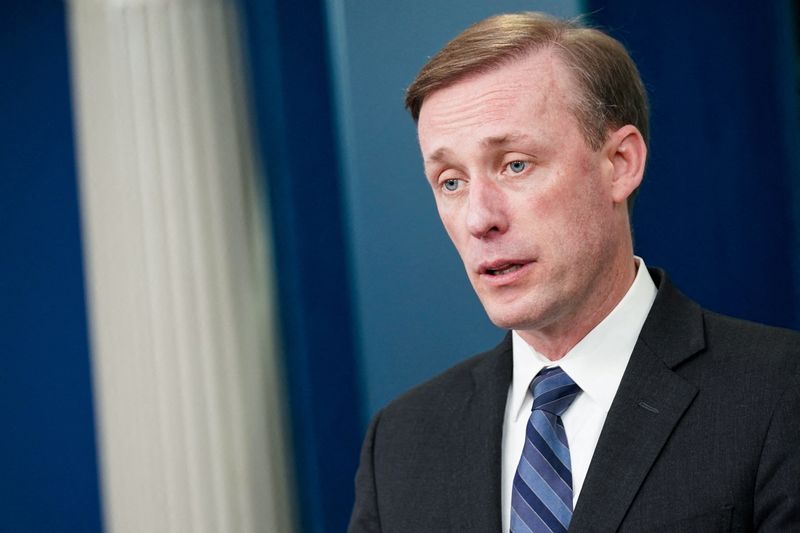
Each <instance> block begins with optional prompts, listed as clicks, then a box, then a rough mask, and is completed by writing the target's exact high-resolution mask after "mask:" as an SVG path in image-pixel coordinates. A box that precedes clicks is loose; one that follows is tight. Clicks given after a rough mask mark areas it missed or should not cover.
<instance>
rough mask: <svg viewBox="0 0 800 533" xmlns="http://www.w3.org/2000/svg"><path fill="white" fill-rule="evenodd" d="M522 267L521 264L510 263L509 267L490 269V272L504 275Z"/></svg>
mask: <svg viewBox="0 0 800 533" xmlns="http://www.w3.org/2000/svg"><path fill="white" fill-rule="evenodd" d="M520 268H521V266H520V265H509V266H507V267H504V268H501V269H498V270H489V273H490V274H491V275H493V276H502V275H503V274H508V273H510V272H514V271H515V270H519V269H520Z"/></svg>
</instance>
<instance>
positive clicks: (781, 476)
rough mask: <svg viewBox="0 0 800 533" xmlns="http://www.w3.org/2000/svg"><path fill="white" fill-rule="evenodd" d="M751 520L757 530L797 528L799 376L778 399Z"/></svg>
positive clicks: (799, 492) (799, 524)
mask: <svg viewBox="0 0 800 533" xmlns="http://www.w3.org/2000/svg"><path fill="white" fill-rule="evenodd" d="M754 504H755V507H754V509H753V521H754V524H753V525H754V526H755V529H756V530H757V531H763V532H766V531H800V377H798V374H797V372H795V374H794V376H792V378H791V379H789V386H788V387H787V388H786V390H785V391H784V392H783V395H782V397H781V398H780V400H779V401H778V403H777V405H776V408H775V410H774V412H773V415H772V420H771V421H770V427H769V430H768V432H767V436H766V440H765V441H764V446H763V449H762V453H761V460H760V462H759V467H758V474H757V477H756V487H755V499H754Z"/></svg>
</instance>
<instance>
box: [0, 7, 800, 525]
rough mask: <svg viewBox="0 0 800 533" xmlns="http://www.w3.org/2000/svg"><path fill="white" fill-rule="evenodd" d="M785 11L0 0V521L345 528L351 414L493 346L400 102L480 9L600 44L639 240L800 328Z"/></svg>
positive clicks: (706, 289) (653, 258) (799, 215)
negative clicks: (628, 136)
mask: <svg viewBox="0 0 800 533" xmlns="http://www.w3.org/2000/svg"><path fill="white" fill-rule="evenodd" d="M797 7H798V6H797V2H789V1H779V0H775V1H770V2H744V3H730V2H722V1H716V0H713V1H707V2H671V3H668V4H667V3H645V2H637V1H635V0H609V1H589V0H587V1H557V0H552V1H533V0H529V1H512V0H498V1H496V2H491V3H487V2H478V1H463V0H462V1H455V0H425V1H422V0H409V1H404V2H389V1H384V0H374V1H364V0H360V1H359V0H327V1H323V0H316V1H315V0H295V1H291V2H289V1H285V0H113V1H112V0H72V1H65V2H62V1H56V0H40V1H38V2H25V1H22V0H6V1H5V2H4V3H3V10H2V17H0V72H1V73H2V74H0V117H2V120H1V121H0V242H2V253H1V254H0V302H2V306H0V310H1V311H0V312H1V313H2V314H1V315H0V428H2V431H0V531H2V532H6V531H8V532H17V531H24V532H39V531H42V532H44V531H47V532H50V531H60V532H72V531H76V532H99V531H136V532H139V531H209V532H217V531H235V532H238V531H266V532H272V531H280V532H282V531H297V532H315V533H316V532H338V531H343V530H344V529H345V526H346V523H347V520H348V517H349V513H350V507H351V505H352V501H353V489H352V479H353V475H354V473H355V469H356V466H357V461H358V452H359V448H360V444H361V438H362V436H363V431H364V429H365V427H366V424H367V422H368V420H369V418H370V417H371V416H372V415H373V414H374V413H375V412H376V411H377V410H378V409H380V408H381V407H382V406H383V405H385V404H386V403H387V402H389V401H390V400H391V399H392V398H394V397H396V396H397V395H398V394H400V393H402V392H403V391H405V390H407V389H408V388H410V387H412V386H413V385H415V384H417V383H419V382H421V381H422V380H424V379H426V378H428V377H431V376H432V375H434V374H436V373H438V372H440V371H441V370H443V369H445V368H447V367H448V366H450V365H452V364H453V363H455V362H457V361H459V360H461V359H463V358H464V357H466V356H467V355H470V354H473V353H476V352H479V351H483V350H484V349H487V348H489V347H492V346H493V345H494V344H496V343H497V342H498V341H499V340H500V338H501V337H502V332H501V331H499V330H497V329H496V328H494V327H493V326H492V325H491V324H490V323H489V322H488V320H487V319H486V317H485V315H484V314H483V311H482V309H481V308H480V305H479V303H478V301H477V299H476V298H475V296H474V295H473V293H472V290H471V288H470V287H469V285H468V282H467V280H466V276H465V275H464V273H463V269H462V267H461V265H460V262H459V260H458V257H457V255H456V253H455V251H454V250H453V249H452V247H451V245H450V244H449V242H448V240H447V237H446V235H445V233H444V231H443V230H442V228H441V226H440V223H439V221H438V217H437V215H436V211H435V206H434V202H433V199H432V197H431V194H430V192H429V190H428V185H427V184H426V182H425V180H424V177H423V174H422V165H421V162H420V160H419V154H418V148H417V145H416V139H415V128H414V124H413V123H412V121H411V119H410V118H409V117H408V116H407V114H406V112H405V111H404V110H403V106H402V101H403V91H404V89H405V87H406V86H407V85H408V83H409V82H410V81H411V80H412V79H413V77H414V75H415V74H416V72H417V71H418V69H419V68H420V67H421V66H422V64H423V63H424V62H425V60H426V59H427V58H428V57H429V56H431V55H432V54H434V53H435V52H436V51H437V50H438V49H439V48H440V47H441V46H442V45H444V44H445V43H446V42H447V41H448V40H449V39H451V38H452V37H454V36H455V35H456V34H457V33H458V32H459V31H460V30H462V29H463V28H465V27H466V26H467V25H469V24H471V23H473V22H476V21H478V20H480V19H482V18H484V17H486V16H488V15H491V14H494V13H498V12H503V11H520V10H543V11H547V12H549V13H552V14H554V15H557V16H563V17H572V16H576V15H579V14H586V17H587V21H588V22H590V23H591V24H594V25H598V26H600V27H603V28H606V29H608V30H609V31H610V33H612V34H613V35H614V36H616V37H617V38H618V39H620V40H621V41H622V42H623V43H624V44H626V46H627V47H628V49H629V50H630V52H631V54H632V56H633V58H634V60H635V61H636V62H637V64H638V65H639V67H640V70H641V73H642V77H643V79H644V81H645V84H646V86H647V88H648V91H649V94H650V98H651V108H652V113H651V114H652V121H651V132H652V134H651V145H650V158H649V163H648V169H647V173H646V176H645V183H644V185H643V187H642V190H641V193H640V196H639V198H638V200H637V203H636V208H635V213H634V233H635V241H636V243H635V244H636V251H637V253H638V254H639V255H641V256H643V257H644V258H645V260H646V261H647V263H648V264H649V265H651V266H653V265H657V266H661V267H663V268H665V269H666V270H667V272H668V273H669V274H670V276H671V277H672V279H673V281H675V283H676V284H677V285H678V286H679V287H680V288H682V290H683V291H684V292H686V293H687V294H688V295H689V296H691V297H692V298H694V299H696V300H697V301H699V302H700V303H701V304H702V305H704V306H705V307H707V308H710V309H712V310H715V311H719V312H723V313H727V314H731V315H735V316H738V317H743V318H747V319H751V320H756V321H760V322H765V323H768V324H773V325H777V326H783V327H790V328H794V329H797V328H800V174H799V172H798V170H799V169H798V156H799V155H800V152H799V151H798V146H799V145H798V140H799V137H798V132H799V129H798V122H799V120H800V114H799V113H798V78H797V73H798V18H797V14H798V9H797Z"/></svg>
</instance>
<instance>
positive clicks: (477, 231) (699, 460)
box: [350, 13, 800, 533]
mask: <svg viewBox="0 0 800 533" xmlns="http://www.w3.org/2000/svg"><path fill="white" fill-rule="evenodd" d="M406 104H407V107H408V108H409V110H410V111H411V113H412V116H413V117H414V119H415V120H416V121H417V125H418V136H419V143H420V148H421V151H422V156H423V161H424V166H425V174H426V176H427V178H428V180H429V182H430V184H431V187H432V188H433V192H434V196H435V199H436V204H437V207H438V210H439V214H440V216H441V219H442V222H443V223H444V226H445V228H446V230H447V232H448V235H449V236H450V238H451V239H452V241H453V243H454V244H455V246H456V248H457V250H458V252H459V254H460V256H461V259H462V260H463V263H464V266H465V269H466V271H467V275H468V277H469V279H470V281H471V283H472V286H473V288H474V289H475V291H476V293H477V294H478V296H479V298H480V300H481V303H482V304H483V306H484V307H485V309H486V312H487V314H488V315H489V317H490V318H491V320H492V321H493V322H494V323H495V324H496V325H498V326H500V327H503V328H506V329H509V330H511V332H510V333H509V334H508V335H507V336H506V338H505V339H504V340H503V342H502V343H501V344H500V345H499V346H497V347H496V348H494V349H493V350H490V351H488V352H485V353H483V354H480V355H477V356H475V357H473V358H471V359H468V360H467V361H465V362H463V363H461V364H459V365H458V366H456V367H454V368H452V369H450V370H449V371H447V372H445V373H444V374H442V375H440V376H438V377H436V378H434V379H433V380H431V381H429V382H428V383H425V384H423V385H421V386H419V387H417V388H416V389H414V390H412V391H410V392H409V393H407V394H406V395H404V396H403V397H401V398H399V399H398V400H395V401H394V402H392V403H391V404H390V405H389V406H387V407H386V408H385V409H383V410H382V411H381V412H380V413H378V414H377V415H376V416H375V418H374V419H373V421H372V423H371V424H370V427H369V430H368V433H367V436H366V438H365V441H364V447H363V450H362V456H361V465H360V467H359V471H358V474H357V476H356V504H355V507H354V510H353V515H352V519H351V523H350V531H351V532H366V531H370V532H372V531H381V532H385V533H389V532H415V533H419V532H426V531H437V532H442V531H476V532H490V531H501V530H502V531H509V530H511V531H514V532H516V531H565V530H566V529H567V528H569V531H576V532H577V531H597V532H609V531H647V532H650V531H686V532H689V531H692V532H695V531H756V530H757V531H800V417H798V415H800V378H798V372H799V370H798V367H799V365H798V362H800V335H798V334H796V333H793V332H789V331H785V330H778V329H774V328H768V327H766V326H759V325H755V324H751V323H746V322H743V321H737V320H734V319H731V318H727V317H723V316H719V315H716V314H713V313H710V312H708V311H705V310H703V309H701V308H700V307H699V306H697V305H696V304H695V303H693V302H691V301H690V300H688V299H687V298H686V297H685V296H683V295H682V294H680V293H679V292H678V291H677V290H676V289H675V288H674V287H673V286H672V285H671V284H670V282H669V280H668V278H667V277H666V275H665V274H664V273H663V272H662V271H659V270H650V271H648V269H647V268H646V266H645V264H644V261H643V260H642V259H641V258H638V257H635V256H634V255H633V247H632V241H631V230H630V221H629V208H630V205H631V203H632V199H633V196H634V195H635V193H636V190H637V188H638V186H639V184H640V182H641V180H642V176H643V173H644V166H645V159H646V155H647V133H648V132H647V117H648V113H647V101H646V95H645V91H644V88H643V85H642V83H641V80H640V78H639V74H638V72H637V70H636V67H635V65H634V64H633V63H632V61H631V59H630V58H629V56H628V54H627V53H626V52H625V50H624V48H623V47H622V46H621V45H620V44H619V43H618V42H617V41H615V40H613V39H612V38H610V37H608V36H607V35H605V34H603V33H601V32H599V31H597V30H592V29H586V28H580V27H578V26H576V25H574V24H572V23H569V22H563V21H557V20H553V19H550V18H548V17H546V16H544V15H540V14H535V13H524V14H515V15H501V16H497V17H492V18H489V19H487V20H484V21H482V22H479V23H478V24H476V25H474V26H473V27H471V28H469V29H467V30H466V31H464V32H463V33H462V34H461V35H459V36H458V37H456V39H454V40H453V41H452V42H450V43H449V44H448V45H447V46H446V47H445V48H444V49H443V50H442V51H441V52H439V53H438V54H437V55H436V56H434V57H433V58H432V59H431V60H430V61H429V62H428V63H427V64H426V65H425V67H423V69H422V71H421V72H420V73H419V75H418V76H417V78H416V80H415V81H414V82H413V83H412V85H411V86H410V87H409V89H408V92H407V98H406Z"/></svg>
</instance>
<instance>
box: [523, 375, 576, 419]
mask: <svg viewBox="0 0 800 533" xmlns="http://www.w3.org/2000/svg"><path fill="white" fill-rule="evenodd" d="M580 391H581V388H580V387H578V386H577V385H576V384H575V382H574V381H572V378H570V377H569V376H568V375H567V373H566V372H564V371H563V370H562V369H561V367H558V366H554V367H552V368H545V369H544V370H542V371H541V372H539V373H538V374H536V377H535V378H533V381H532V382H531V392H532V393H533V410H536V409H540V410H542V411H546V412H548V413H553V414H554V415H556V416H561V414H562V413H563V412H564V411H566V410H567V407H569V406H570V404H571V403H572V400H574V399H575V396H577V395H578V393H579V392H580Z"/></svg>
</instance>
